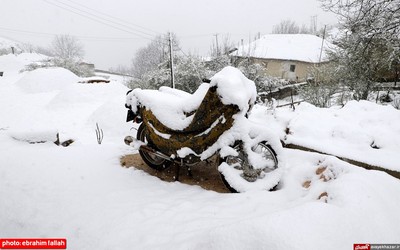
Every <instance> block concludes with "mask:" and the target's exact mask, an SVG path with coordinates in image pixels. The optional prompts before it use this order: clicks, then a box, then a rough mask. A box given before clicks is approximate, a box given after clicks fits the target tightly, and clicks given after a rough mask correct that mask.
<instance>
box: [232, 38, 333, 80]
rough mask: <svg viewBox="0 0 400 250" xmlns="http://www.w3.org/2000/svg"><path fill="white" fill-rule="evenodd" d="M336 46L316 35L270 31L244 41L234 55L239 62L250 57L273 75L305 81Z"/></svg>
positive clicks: (325, 60)
mask: <svg viewBox="0 0 400 250" xmlns="http://www.w3.org/2000/svg"><path fill="white" fill-rule="evenodd" d="M333 47H334V45H332V44H331V43H330V42H329V41H327V40H323V39H322V38H320V37H318V36H315V35H309V34H269V35H264V36H262V37H260V38H259V39H257V40H255V41H253V42H251V43H249V44H242V45H240V46H239V47H238V49H237V50H236V51H234V52H232V53H231V54H230V55H231V57H232V61H233V62H234V64H235V65H237V64H239V63H240V62H243V60H248V61H249V62H250V63H258V64H260V65H262V66H263V69H264V70H265V71H264V73H266V74H267V75H269V76H272V77H278V78H282V79H285V80H289V81H294V82H303V81H306V80H307V79H308V78H309V77H310V76H311V75H310V69H311V68H312V67H313V66H316V65H318V64H321V63H327V62H328V61H327V51H328V50H329V49H332V48H333ZM321 48H322V49H321Z"/></svg>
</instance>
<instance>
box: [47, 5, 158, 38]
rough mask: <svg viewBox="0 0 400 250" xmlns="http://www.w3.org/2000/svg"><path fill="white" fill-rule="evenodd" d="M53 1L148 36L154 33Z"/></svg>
mask: <svg viewBox="0 0 400 250" xmlns="http://www.w3.org/2000/svg"><path fill="white" fill-rule="evenodd" d="M55 1H56V2H57V3H59V4H62V5H65V6H67V7H69V8H72V9H74V10H77V11H80V12H83V13H86V14H88V15H89V16H93V17H95V18H98V19H102V20H104V21H107V22H110V23H113V24H116V25H120V26H123V27H125V28H128V29H130V30H133V31H135V32H139V33H142V34H144V35H147V36H150V37H153V36H154V34H150V33H147V32H144V31H141V30H137V29H134V28H132V27H131V26H128V25H126V24H125V23H122V22H115V21H113V20H112V19H106V18H104V15H103V14H102V16H99V15H96V14H93V13H92V12H88V11H85V10H82V9H79V8H76V7H74V6H72V5H69V4H66V3H63V2H62V1H59V0H55Z"/></svg>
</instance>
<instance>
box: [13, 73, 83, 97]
mask: <svg viewBox="0 0 400 250" xmlns="http://www.w3.org/2000/svg"><path fill="white" fill-rule="evenodd" d="M78 80H79V77H78V76H77V75H75V74H74V73H72V72H71V71H69V70H67V69H64V68H39V69H35V70H33V71H30V72H28V73H26V75H25V76H24V77H22V78H21V79H20V80H19V81H18V82H16V83H15V84H16V85H17V86H19V87H20V88H22V89H23V90H24V91H26V92H28V93H41V92H50V91H54V90H61V89H64V88H66V87H68V86H71V85H72V84H73V83H76V82H77V81H78Z"/></svg>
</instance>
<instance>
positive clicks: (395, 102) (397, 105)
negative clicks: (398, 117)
mask: <svg viewBox="0 0 400 250" xmlns="http://www.w3.org/2000/svg"><path fill="white" fill-rule="evenodd" d="M392 105H393V107H394V108H395V109H398V110H400V97H397V98H395V99H394V100H393V102H392Z"/></svg>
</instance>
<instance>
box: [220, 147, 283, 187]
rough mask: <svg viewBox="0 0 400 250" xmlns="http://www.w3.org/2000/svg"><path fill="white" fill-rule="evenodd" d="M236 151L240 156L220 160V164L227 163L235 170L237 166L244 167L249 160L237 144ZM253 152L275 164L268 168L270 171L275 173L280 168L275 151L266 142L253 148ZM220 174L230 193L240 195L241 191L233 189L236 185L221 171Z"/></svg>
mask: <svg viewBox="0 0 400 250" xmlns="http://www.w3.org/2000/svg"><path fill="white" fill-rule="evenodd" d="M234 149H236V150H237V151H238V153H239V154H238V155H237V156H231V155H230V156H227V157H225V158H220V163H222V162H225V163H226V164H228V165H229V166H230V167H232V168H235V166H237V165H239V167H241V166H242V165H243V163H244V162H246V161H247V159H245V157H246V154H244V153H243V149H242V148H241V146H240V144H237V145H236V146H234ZM252 151H253V152H255V153H258V154H261V155H262V157H263V158H265V159H266V160H268V161H272V162H273V167H271V168H268V169H269V170H271V171H273V170H275V169H276V168H278V159H277V155H276V153H275V151H274V150H273V149H272V147H271V146H270V145H269V144H267V142H265V141H262V142H259V143H258V144H257V145H255V146H253V147H252ZM219 173H220V176H221V179H222V181H223V183H224V184H225V186H226V187H227V188H228V189H229V191H231V192H232V193H239V191H238V190H236V189H235V188H234V187H233V186H234V185H233V184H232V183H229V181H228V180H227V178H226V177H225V176H224V174H223V173H222V172H220V171H219ZM276 186H277V185H275V186H274V187H272V188H271V189H269V190H270V191H272V190H275V188H276Z"/></svg>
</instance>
